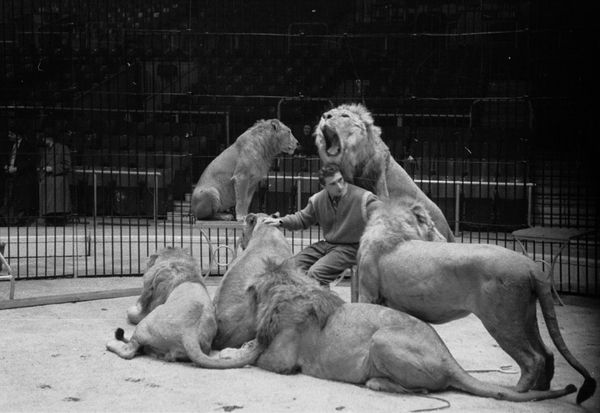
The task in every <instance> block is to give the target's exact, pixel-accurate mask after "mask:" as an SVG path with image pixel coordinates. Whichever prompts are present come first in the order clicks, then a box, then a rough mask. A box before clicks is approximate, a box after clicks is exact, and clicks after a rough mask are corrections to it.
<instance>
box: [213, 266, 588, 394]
mask: <svg viewBox="0 0 600 413" xmlns="http://www.w3.org/2000/svg"><path fill="white" fill-rule="evenodd" d="M247 294H249V296H250V302H249V304H250V305H248V306H247V308H246V311H247V312H248V313H249V314H250V316H253V317H254V318H255V320H256V325H257V333H256V339H255V340H253V341H251V342H250V343H249V345H248V346H246V347H242V349H241V350H238V351H237V352H233V353H229V357H230V358H229V359H225V360H226V361H227V363H229V365H235V361H236V360H242V359H243V360H248V359H255V360H254V361H253V363H254V364H256V366H258V367H260V368H262V369H265V370H269V371H272V372H276V373H280V374H292V373H297V372H302V373H304V374H308V375H310V376H314V377H318V378H322V379H327V380H336V381H342V382H348V383H355V384H365V385H366V386H367V387H368V388H370V389H373V390H382V391H388V392H397V393H407V392H429V391H441V390H444V389H447V388H454V389H458V390H462V391H465V392H468V393H471V394H474V395H477V396H482V397H493V398H496V399H503V400H512V401H531V400H542V399H548V398H556V397H561V396H564V395H566V394H570V393H573V392H575V391H576V390H577V389H576V388H575V386H573V385H568V386H567V387H565V388H564V389H561V390H553V391H538V390H535V391H530V392H527V393H519V392H516V391H514V390H512V389H509V388H505V387H502V386H499V385H495V384H491V383H485V382H482V381H480V380H477V379H476V378H474V377H472V376H470V375H469V374H468V373H467V372H466V371H465V370H463V369H462V368H461V367H460V365H459V364H458V363H457V361H456V360H455V359H454V358H453V357H452V355H451V354H450V351H449V350H448V348H447V347H446V346H445V345H444V343H443V341H442V340H441V338H440V337H439V336H438V335H437V333H436V332H435V330H434V329H433V328H432V327H431V326H429V325H428V324H427V323H425V322H423V321H421V320H419V319H417V318H415V317H412V316H410V315H408V314H405V313H402V312H400V311H396V310H393V309H391V308H387V307H382V306H379V305H375V304H364V303H344V301H343V300H342V299H341V298H340V297H339V296H338V295H337V294H335V293H334V292H332V291H330V290H328V289H325V288H322V287H320V286H319V285H318V283H317V282H316V281H314V280H311V279H309V278H308V277H306V276H305V275H304V273H303V272H302V271H301V270H299V269H298V268H297V267H295V266H294V264H293V262H292V261H291V260H289V261H286V262H284V263H282V264H275V263H267V271H266V273H265V274H262V275H261V276H260V277H257V278H255V279H254V281H253V282H252V283H251V285H250V286H249V288H248V292H247ZM215 363H216V364H218V361H215Z"/></svg>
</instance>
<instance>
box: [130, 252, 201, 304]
mask: <svg viewBox="0 0 600 413" xmlns="http://www.w3.org/2000/svg"><path fill="white" fill-rule="evenodd" d="M143 279H144V286H143V289H142V294H141V296H140V298H139V305H140V308H141V310H142V312H143V313H149V312H150V311H152V310H153V309H155V308H156V307H157V306H159V305H160V304H163V303H164V302H165V301H166V300H167V298H168V297H169V294H170V293H171V291H173V290H174V289H175V287H177V286H178V285H179V284H181V283H184V282H196V283H200V284H202V285H204V281H203V279H202V275H201V272H200V269H199V267H198V265H197V264H196V261H195V260H194V258H192V256H191V255H189V254H188V252H187V251H185V250H184V249H181V248H175V247H166V248H164V249H161V250H159V251H157V252H156V253H154V254H152V255H151V256H150V258H149V259H148V265H147V270H146V272H145V273H144V277H143Z"/></svg>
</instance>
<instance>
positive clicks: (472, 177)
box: [0, 0, 599, 296]
mask: <svg viewBox="0 0 600 413" xmlns="http://www.w3.org/2000/svg"><path fill="white" fill-rule="evenodd" d="M0 8H1V9H0V16H1V17H0V74H1V75H2V77H3V79H4V80H3V82H2V84H1V85H0V144H1V147H0V157H1V162H2V167H3V168H2V170H3V172H4V176H3V179H2V180H1V181H2V182H1V186H2V188H0V189H1V190H2V191H1V192H2V193H3V197H2V199H3V202H2V206H3V208H2V210H1V211H0V212H1V214H0V215H2V226H1V227H0V241H1V242H5V243H6V255H7V256H8V257H9V259H10V261H11V263H12V264H11V265H14V266H15V269H16V273H17V276H18V277H19V278H22V279H26V278H37V277H61V276H108V275H129V274H133V275H136V274H140V273H141V272H143V269H144V263H145V258H146V257H147V256H148V255H149V254H150V253H151V252H152V251H154V249H156V248H158V247H160V246H163V245H180V246H183V247H187V248H189V249H190V250H191V252H192V254H193V255H194V256H196V257H198V259H199V260H200V261H202V266H203V268H204V269H208V266H209V264H210V263H214V262H220V263H226V262H227V261H228V260H230V259H231V257H232V254H233V250H234V249H235V238H236V237H237V235H238V234H237V232H236V233H235V234H234V232H235V231H237V230H234V229H228V230H226V231H220V230H217V229H214V228H213V229H210V230H208V229H207V230H206V231H205V235H202V233H201V232H200V228H199V227H198V225H197V224H194V222H193V220H192V219H191V218H190V217H189V196H190V193H191V191H192V188H193V185H194V184H195V182H196V181H197V180H198V178H199V176H200V174H201V173H202V171H203V170H204V168H205V167H206V165H208V163H209V162H210V161H211V160H212V159H213V158H214V157H215V156H216V155H217V154H219V153H220V152H221V151H222V150H223V149H224V148H225V147H227V146H228V145H229V144H231V143H232V142H233V141H234V140H235V139H236V137H237V136H239V135H240V134H241V133H242V132H243V131H244V130H245V129H246V128H248V127H250V126H251V125H252V124H253V123H254V122H255V121H256V120H257V119H264V118H279V119H280V120H282V121H283V122H284V123H286V124H287V125H288V126H290V128H291V129H292V131H293V133H294V135H295V136H296V138H297V139H298V141H299V142H300V145H301V148H299V150H298V151H297V153H296V156H294V157H286V158H279V159H278V160H277V161H276V162H275V163H274V164H273V165H272V166H271V171H270V172H269V176H268V177H266V179H265V180H264V181H263V182H262V183H261V184H260V185H259V188H258V190H257V192H256V193H255V196H254V200H253V204H252V208H251V210H252V211H266V212H274V211H280V212H281V213H290V212H293V211H295V210H297V209H298V208H301V207H302V206H303V205H305V203H306V202H307V199H308V197H309V196H310V195H311V194H312V193H314V192H316V191H317V190H318V189H319V188H318V183H317V182H316V180H315V178H314V176H315V172H316V170H317V169H318V167H319V160H318V158H316V151H315V147H314V144H313V138H312V136H311V132H312V128H313V127H314V125H315V124H316V123H317V121H318V118H319V116H320V115H321V114H322V113H323V111H325V110H327V109H328V108H330V107H332V106H335V105H338V104H340V103H345V102H361V103H363V104H365V105H366V106H367V107H368V108H369V109H370V110H371V112H372V113H373V116H374V118H375V122H376V124H377V125H378V126H380V127H381V128H382V130H383V136H382V137H383V139H384V141H385V143H386V144H387V145H388V146H389V147H390V150H391V153H392V155H393V156H394V158H395V159H396V160H397V161H398V162H399V163H400V164H401V165H402V166H403V167H404V168H405V169H406V170H407V172H408V173H409V174H410V175H411V176H412V177H413V179H414V180H415V181H416V182H417V184H418V185H419V186H420V187H421V188H422V189H423V191H424V192H425V193H426V194H427V195H428V196H430V197H431V198H432V199H433V200H434V201H435V202H436V203H437V204H438V205H439V206H440V207H441V209H442V211H443V212H444V214H445V215H446V217H447V219H448V221H449V222H450V223H451V226H452V228H453V229H454V231H455V233H456V235H457V237H458V239H459V240H460V241H463V242H493V243H499V244H501V245H505V246H507V247H509V248H517V246H516V244H515V240H514V238H513V236H512V232H513V231H514V230H516V229H520V228H527V227H540V226H541V227H550V228H553V227H567V228H576V229H578V230H581V231H583V232H587V231H590V232H591V233H590V234H586V235H585V236H583V237H580V238H577V239H575V240H572V241H571V242H570V244H568V247H566V248H565V249H563V250H562V252H561V253H560V256H559V258H558V259H557V261H556V262H557V264H556V271H557V275H556V278H557V280H558V281H557V283H558V284H559V285H558V287H559V289H560V290H562V291H568V292H574V293H581V294H587V295H596V296H597V295H598V294H599V292H598V287H597V273H598V264H597V256H598V231H597V229H598V210H597V201H598V189H597V185H595V184H594V182H593V177H594V175H595V174H594V170H593V166H594V161H595V155H597V152H598V151H597V149H598V148H597V143H596V142H595V141H594V136H595V135H594V132H595V131H596V129H597V124H596V123H595V121H594V119H595V113H593V112H592V108H591V106H589V105H588V104H587V103H586V102H587V99H586V97H587V96H588V94H589V88H588V87H587V86H586V85H588V84H590V82H591V81H592V76H593V73H592V72H591V69H589V67H590V65H587V64H585V61H583V60H582V56H585V55H588V54H589V52H586V53H584V51H586V50H591V49H596V48H597V44H596V43H594V41H593V36H591V35H590V34H592V32H593V31H592V28H591V27H588V26H586V25H584V24H581V23H582V21H583V19H582V16H584V15H585V14H586V12H585V8H584V7H583V6H582V7H580V8H569V10H562V9H560V10H559V8H556V7H555V8H552V7H546V6H545V5H542V4H537V3H531V2H478V3H473V2H468V1H456V2H438V1H435V2H434V1H425V2H423V1H420V2H417V1H408V2H406V1H402V2H400V1H394V0H389V1H370V0H360V1H355V2H351V3H348V2H346V1H341V0H336V1H330V2H316V1H308V2H291V1H290V2H288V1H275V0H267V1H260V2H259V1H227V2H222V1H216V0H202V1H189V0H184V1H178V0H153V1H151V2H148V1H145V0H144V1H142V0H132V1H128V2H126V3H123V2H117V1H106V2H97V1H91V0H59V1H56V0H52V1H51V0H24V1H17V0H5V1H3V2H2V3H1V6H0ZM558 22H560V24H557V23H558ZM9 131H12V132H16V133H17V134H19V136H21V137H22V138H23V142H25V143H19V144H18V145H17V151H16V153H18V155H17V156H16V157H15V159H13V149H14V148H15V146H14V143H15V141H14V140H13V138H10V137H9ZM48 138H52V140H53V141H55V142H56V145H55V146H54V149H52V150H50V149H49V146H48V144H47V140H48ZM58 147H62V150H61V151H60V153H57V149H56V148H58ZM67 157H68V158H69V159H68V161H69V162H66V160H67ZM20 158H27V159H26V160H25V161H23V160H22V159H20ZM15 162H17V163H18V165H17V170H19V173H18V174H14V171H13V173H11V172H10V170H9V166H11V165H13V166H14V164H15ZM47 166H51V167H52V168H53V170H52V171H48V170H47V169H46V168H47ZM19 167H20V169H19ZM61 168H62V169H61ZM22 172H27V174H25V175H26V176H22V175H21V173H22ZM17 175H19V176H17ZM59 204H61V205H59ZM63 204H64V205H63ZM59 206H60V208H59ZM209 232H210V233H209ZM229 232H231V233H232V234H229ZM288 236H289V237H290V239H291V240H292V241H293V243H294V247H295V248H296V249H297V248H301V247H302V246H303V245H306V243H308V242H310V240H313V239H315V238H318V237H319V236H320V233H319V231H318V228H317V229H314V230H311V231H306V232H302V233H289V234H288ZM207 238H209V239H211V242H212V239H213V238H215V239H216V241H215V245H221V244H223V245H228V246H230V248H219V249H218V250H217V251H214V257H212V256H211V252H210V251H209V249H210V248H209V247H210V246H211V245H210V243H209V242H208V241H207ZM524 245H525V246H526V248H527V250H528V251H529V252H531V253H532V254H533V256H534V257H537V258H539V257H542V258H547V257H549V256H550V257H552V256H553V255H554V254H553V253H555V252H556V251H557V250H558V249H559V248H560V247H561V246H562V244H561V243H560V242H539V241H526V242H525V244H524ZM213 267H214V268H213V269H212V271H213V272H215V273H222V272H223V270H224V268H225V267H224V266H219V265H216V266H215V265H213Z"/></svg>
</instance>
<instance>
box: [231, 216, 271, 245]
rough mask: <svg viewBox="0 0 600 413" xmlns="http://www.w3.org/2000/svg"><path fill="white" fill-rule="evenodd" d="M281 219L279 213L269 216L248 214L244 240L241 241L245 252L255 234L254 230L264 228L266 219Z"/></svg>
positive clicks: (243, 232)
mask: <svg viewBox="0 0 600 413" xmlns="http://www.w3.org/2000/svg"><path fill="white" fill-rule="evenodd" d="M269 217H270V218H279V212H275V213H274V214H271V215H267V214H263V213H257V214H248V215H246V219H245V221H244V229H243V231H242V238H241V240H240V246H241V247H242V249H243V250H245V249H246V247H247V246H248V243H249V242H250V240H251V239H252V234H254V230H256V229H257V228H259V227H260V226H262V224H263V222H264V220H265V219H266V218H269Z"/></svg>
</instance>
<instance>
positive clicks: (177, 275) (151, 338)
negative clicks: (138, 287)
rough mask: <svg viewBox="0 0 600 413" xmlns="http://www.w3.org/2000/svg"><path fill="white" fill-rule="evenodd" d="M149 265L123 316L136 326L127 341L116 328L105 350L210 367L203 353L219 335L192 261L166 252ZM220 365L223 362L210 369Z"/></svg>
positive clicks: (176, 251) (177, 251) (181, 253)
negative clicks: (137, 294) (140, 290)
mask: <svg viewBox="0 0 600 413" xmlns="http://www.w3.org/2000/svg"><path fill="white" fill-rule="evenodd" d="M148 267H149V268H148V270H147V271H146V273H145V274H144V288H143V293H142V296H141V297H140V299H139V300H138V303H137V304H136V306H134V307H133V308H130V309H129V311H128V314H127V315H128V318H129V319H130V320H132V319H133V321H136V322H137V323H138V324H137V326H136V328H135V330H134V332H133V335H132V336H131V339H129V340H127V339H125V338H124V332H123V330H122V329H120V328H119V329H117V331H116V332H115V338H116V339H115V340H112V341H109V342H108V343H107V344H106V348H107V349H108V350H110V351H112V352H114V353H116V354H118V355H119V356H121V357H123V358H125V359H131V358H133V357H135V356H136V355H137V354H139V353H142V352H143V353H146V354H149V355H153V356H155V357H158V358H161V359H164V360H167V361H175V360H192V361H194V362H196V363H197V364H202V365H204V366H212V365H213V364H212V362H211V360H212V359H211V358H210V357H208V356H207V354H208V353H209V352H210V347H211V343H212V340H213V337H214V336H215V334H216V332H217V322H216V320H215V310H214V307H213V304H212V301H211V299H210V296H209V295H208V291H206V287H205V286H204V282H203V280H202V277H201V276H200V271H199V270H198V267H197V266H196V264H195V262H194V260H193V258H192V257H191V256H189V255H188V254H187V253H186V252H185V251H183V250H181V249H179V248H166V249H164V250H161V251H159V252H158V253H157V254H154V255H152V256H151V257H150V260H149V264H148ZM224 365H227V361H226V360H225V361H222V362H221V363H220V364H218V365H214V367H215V368H218V367H223V366H224Z"/></svg>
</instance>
